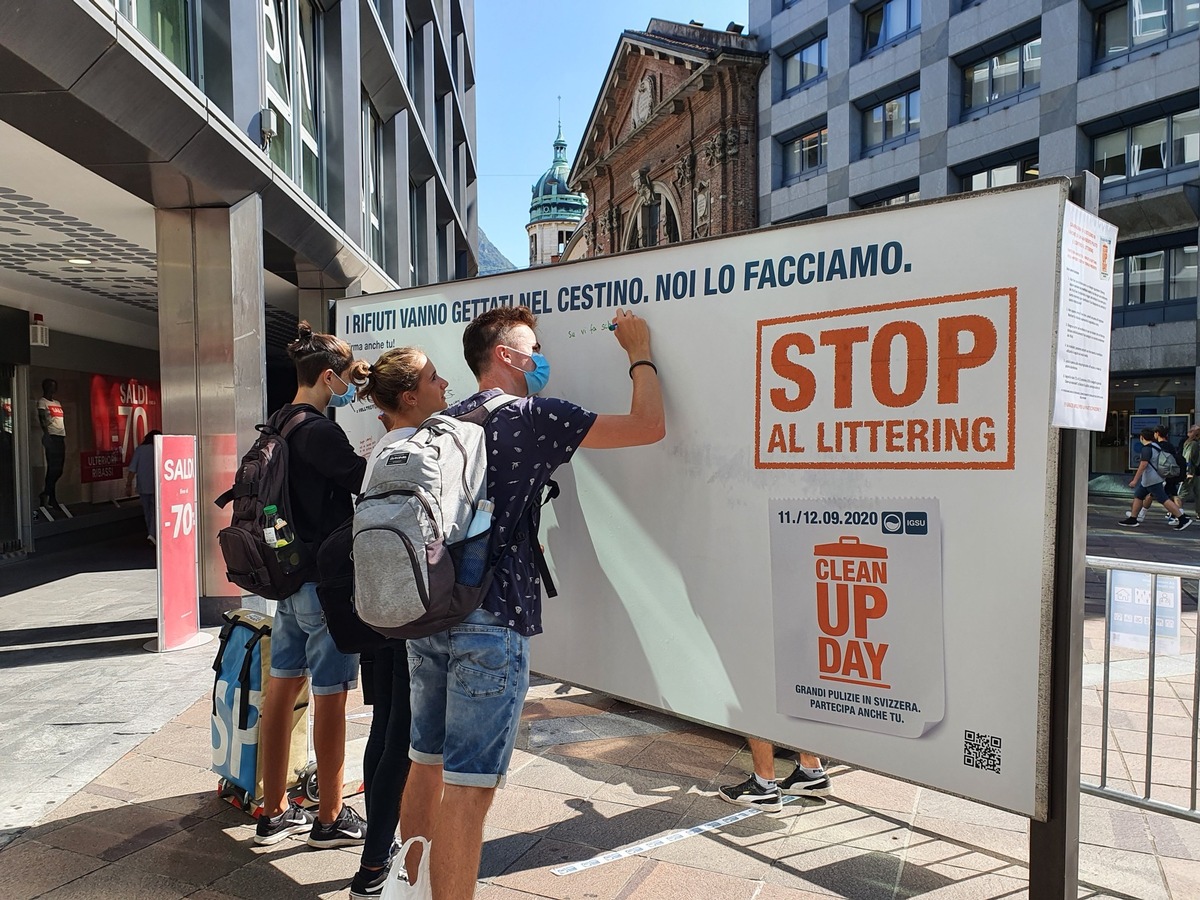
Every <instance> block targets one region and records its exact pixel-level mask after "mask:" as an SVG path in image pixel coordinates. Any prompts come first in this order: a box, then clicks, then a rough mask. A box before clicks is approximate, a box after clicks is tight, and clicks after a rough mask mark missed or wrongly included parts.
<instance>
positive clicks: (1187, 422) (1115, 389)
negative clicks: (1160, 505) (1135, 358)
mask: <svg viewBox="0 0 1200 900" xmlns="http://www.w3.org/2000/svg"><path fill="white" fill-rule="evenodd" d="M1195 421H1196V375H1195V372H1194V370H1192V369H1188V370H1187V371H1186V372H1169V371H1168V372H1162V371H1159V372H1141V373H1138V372H1134V373H1124V372H1123V373H1120V374H1116V375H1113V377H1112V379H1111V380H1110V381H1109V387H1108V423H1107V427H1106V428H1105V430H1104V431H1103V432H1093V433H1092V464H1091V469H1092V473H1093V474H1113V475H1125V474H1126V473H1128V472H1131V471H1132V470H1134V469H1136V468H1137V454H1138V452H1139V451H1140V450H1141V444H1140V443H1138V440H1137V436H1138V433H1139V432H1140V431H1141V430H1142V429H1143V428H1153V427H1154V426H1156V425H1166V426H1167V427H1168V429H1169V430H1170V433H1171V440H1172V442H1173V443H1174V444H1175V446H1177V447H1181V446H1183V442H1184V440H1185V439H1186V436H1187V430H1188V428H1189V427H1190V426H1191V425H1192V423H1193V422H1195ZM1135 445H1136V446H1135Z"/></svg>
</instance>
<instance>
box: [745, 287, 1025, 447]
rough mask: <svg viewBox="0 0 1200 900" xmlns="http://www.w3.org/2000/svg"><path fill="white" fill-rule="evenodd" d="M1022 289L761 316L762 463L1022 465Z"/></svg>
mask: <svg viewBox="0 0 1200 900" xmlns="http://www.w3.org/2000/svg"><path fill="white" fill-rule="evenodd" d="M1016 308H1017V296H1016V290H1015V289H1012V288H1006V289H1001V290H996V291H984V292H979V293H972V294H959V295H953V296H947V297H932V298H928V299H921V300H909V301H902V302H897V303H887V304H880V305H877V306H864V307H855V308H850V309H843V310H833V311H822V312H818V313H809V314H806V315H801V316H791V317H787V318H779V319H767V320H764V321H760V322H759V323H758V381H757V414H756V417H755V427H756V432H757V434H756V444H755V466H756V467H757V468H760V469H771V468H784V469H788V468H792V469H819V468H838V469H845V468H872V469H880V468H883V469H1011V468H1012V467H1013V459H1014V446H1015V443H1014V442H1015V434H1014V429H1013V422H1014V417H1015V410H1016Z"/></svg>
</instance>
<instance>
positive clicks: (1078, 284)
mask: <svg viewBox="0 0 1200 900" xmlns="http://www.w3.org/2000/svg"><path fill="white" fill-rule="evenodd" d="M1116 244H1117V226H1116V225H1113V224H1111V223H1109V222H1105V221H1104V220H1103V219H1100V218H1097V217H1096V216H1093V215H1092V214H1091V213H1089V212H1087V211H1085V210H1083V209H1081V208H1079V207H1078V206H1076V205H1075V204H1073V203H1068V204H1067V207H1066V212H1065V214H1064V216H1063V232H1062V277H1061V279H1060V281H1059V286H1058V346H1057V348H1056V352H1055V361H1054V418H1053V421H1052V423H1051V424H1053V425H1055V426H1057V427H1059V428H1082V429H1085V430H1088V431H1103V430H1104V428H1105V425H1106V422H1107V419H1108V373H1109V343H1110V340H1111V336H1112V295H1113V277H1112V276H1113V257H1114V250H1115V248H1116Z"/></svg>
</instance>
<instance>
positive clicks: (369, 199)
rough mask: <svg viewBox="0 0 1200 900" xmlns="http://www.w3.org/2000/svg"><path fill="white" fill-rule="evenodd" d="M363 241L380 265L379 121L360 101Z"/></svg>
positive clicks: (367, 104) (366, 102)
mask: <svg viewBox="0 0 1200 900" xmlns="http://www.w3.org/2000/svg"><path fill="white" fill-rule="evenodd" d="M362 154H363V184H362V214H363V240H364V242H365V247H366V250H367V252H368V253H369V254H370V255H371V259H373V260H375V262H377V263H378V264H379V265H381V266H382V265H383V121H382V120H381V119H380V118H379V113H377V112H375V107H373V106H372V105H371V101H370V99H369V98H368V97H367V96H366V94H364V95H363V98H362Z"/></svg>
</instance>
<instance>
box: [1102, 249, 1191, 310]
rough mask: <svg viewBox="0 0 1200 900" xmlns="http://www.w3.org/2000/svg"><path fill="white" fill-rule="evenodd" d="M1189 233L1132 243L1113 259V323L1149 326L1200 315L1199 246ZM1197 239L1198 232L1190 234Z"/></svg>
mask: <svg viewBox="0 0 1200 900" xmlns="http://www.w3.org/2000/svg"><path fill="white" fill-rule="evenodd" d="M1188 237H1189V236H1188V235H1179V236H1176V238H1175V240H1172V239H1171V238H1169V237H1168V238H1166V239H1165V245H1164V240H1163V239H1153V243H1151V242H1150V241H1136V242H1132V243H1133V244H1134V246H1133V247H1132V249H1129V250H1126V249H1125V248H1118V251H1117V256H1116V258H1115V259H1114V260H1113V324H1114V326H1117V327H1120V326H1122V325H1147V324H1151V323H1158V322H1176V321H1183V320H1191V319H1194V318H1195V316H1196V313H1195V310H1196V294H1197V278H1196V265H1197V249H1196V244H1194V243H1183V242H1182V241H1187V239H1188ZM1190 237H1191V238H1192V239H1193V240H1194V239H1195V236H1194V233H1193V234H1192V235H1190Z"/></svg>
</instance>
